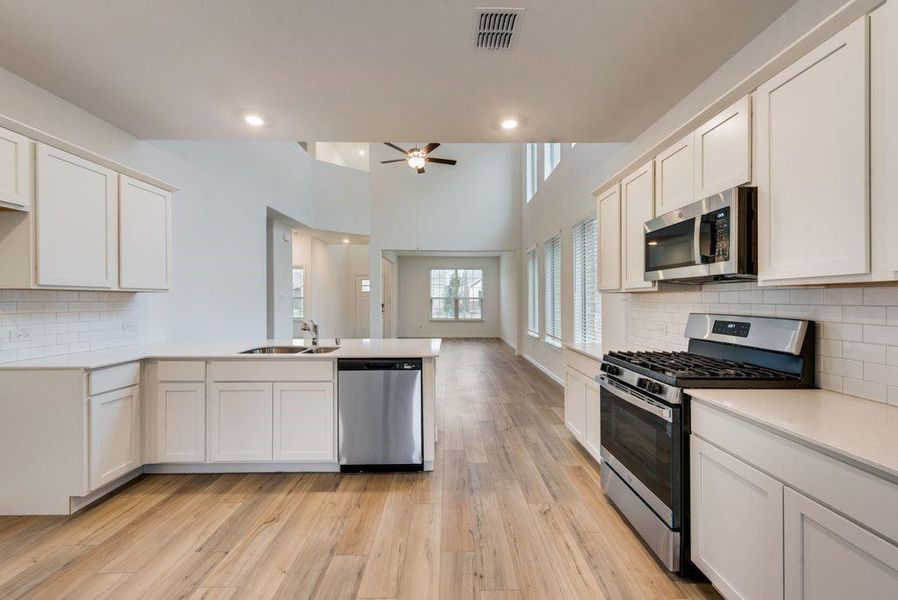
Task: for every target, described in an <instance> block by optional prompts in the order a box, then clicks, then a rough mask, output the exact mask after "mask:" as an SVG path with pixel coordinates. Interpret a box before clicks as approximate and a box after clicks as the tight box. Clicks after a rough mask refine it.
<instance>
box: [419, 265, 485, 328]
mask: <svg viewBox="0 0 898 600" xmlns="http://www.w3.org/2000/svg"><path fill="white" fill-rule="evenodd" d="M430 318H431V319H433V320H435V321H479V320H480V319H483V270H482V269H431V270H430Z"/></svg>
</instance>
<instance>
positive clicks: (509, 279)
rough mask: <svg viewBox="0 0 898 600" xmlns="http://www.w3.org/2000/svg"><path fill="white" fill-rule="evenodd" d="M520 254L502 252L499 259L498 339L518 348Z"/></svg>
mask: <svg viewBox="0 0 898 600" xmlns="http://www.w3.org/2000/svg"><path fill="white" fill-rule="evenodd" d="M519 256H520V252H503V253H502V255H501V256H500V257H499V337H501V338H502V340H503V341H504V342H505V343H506V344H508V345H509V346H511V347H512V348H515V349H517V346H518V299H519V298H518V273H519V272H520V270H519V268H518V266H519V265H518V263H519V258H518V257H519Z"/></svg>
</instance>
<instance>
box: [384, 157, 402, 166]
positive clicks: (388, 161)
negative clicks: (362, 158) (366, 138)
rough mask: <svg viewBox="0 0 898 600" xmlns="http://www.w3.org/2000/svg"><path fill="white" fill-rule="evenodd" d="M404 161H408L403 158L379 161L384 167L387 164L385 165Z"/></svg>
mask: <svg viewBox="0 0 898 600" xmlns="http://www.w3.org/2000/svg"><path fill="white" fill-rule="evenodd" d="M406 160H408V159H405V158H395V159H393V160H382V161H380V164H382V165H385V164H387V163H394V162H405V161H406Z"/></svg>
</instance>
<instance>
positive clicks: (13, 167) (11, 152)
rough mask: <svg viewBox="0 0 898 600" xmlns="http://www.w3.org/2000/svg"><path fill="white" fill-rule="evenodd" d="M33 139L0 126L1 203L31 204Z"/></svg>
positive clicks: (26, 205) (24, 205)
mask: <svg viewBox="0 0 898 600" xmlns="http://www.w3.org/2000/svg"><path fill="white" fill-rule="evenodd" d="M31 158H32V153H31V140H29V139H28V138H27V137H25V136H24V135H19V134H18V133H14V132H12V131H9V130H8V129H3V128H0V203H2V204H7V205H11V206H12V207H14V208H21V209H23V210H28V209H29V207H30V206H31Z"/></svg>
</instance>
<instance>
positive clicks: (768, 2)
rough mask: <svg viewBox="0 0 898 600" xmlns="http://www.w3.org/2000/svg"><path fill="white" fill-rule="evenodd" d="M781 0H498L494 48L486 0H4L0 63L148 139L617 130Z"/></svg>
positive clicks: (669, 94)
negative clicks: (503, 39) (482, 21)
mask: <svg viewBox="0 0 898 600" xmlns="http://www.w3.org/2000/svg"><path fill="white" fill-rule="evenodd" d="M793 3H794V0H751V1H746V0H508V1H503V2H501V3H499V4H502V5H505V6H515V7H523V8H525V9H526V10H525V16H524V20H523V27H522V28H521V31H520V38H519V41H518V43H517V47H516V48H515V49H513V50H510V51H496V52H490V51H485V50H478V49H476V48H474V44H473V40H474V35H473V26H474V8H475V7H477V6H478V5H481V6H493V5H495V4H496V3H494V2H477V1H473V0H314V1H291V0H266V1H248V0H154V1H148V0H78V1H77V2H72V1H71V0H42V1H39V2H37V1H34V0H0V66H2V67H4V68H7V69H9V70H11V71H13V72H14V73H16V74H18V75H20V76H22V77H24V78H25V79H28V80H30V81H32V82H34V83H36V84H37V85H40V86H41V87H44V88H46V89H48V90H50V91H52V92H54V93H55V94H57V95H59V96H62V97H63V98H65V99H67V100H69V101H71V102H73V103H74V104H76V105H78V106H81V107H82V108H84V109H86V110H88V111H90V112H91V113H93V114H95V115H97V116H99V117H101V118H103V119H105V120H107V121H109V122H111V123H113V124H115V125H117V126H118V127H120V128H122V129H125V130H127V131H130V132H132V133H133V134H135V135H136V136H138V137H141V138H146V139H233V138H253V139H272V140H307V141H309V140H310V141H315V140H333V141H351V140H360V139H361V140H386V139H427V140H439V141H445V142H451V141H467V142H477V141H522V140H535V141H628V140H630V139H632V138H633V137H634V136H635V135H636V134H637V133H639V132H640V131H641V130H642V129H643V128H644V127H646V126H647V125H648V124H650V123H651V122H652V121H653V120H654V119H656V118H657V117H658V116H660V115H661V114H662V113H663V112H664V111H665V110H666V109H668V108H670V107H671V106H672V105H673V104H674V103H675V102H676V101H678V100H679V99H680V98H682V97H683V96H684V95H685V94H686V93H687V92H689V91H690V90H691V89H692V88H694V87H695V86H696V85H697V84H698V83H699V82H701V81H702V80H703V79H704V78H705V77H707V76H708V75H709V74H710V73H711V72H713V70H714V69H715V68H716V67H717V66H719V65H720V64H721V63H723V62H724V61H725V60H726V59H727V58H729V57H730V56H732V55H733V54H734V53H735V52H736V51H737V50H738V49H739V48H741V47H742V46H744V45H745V44H746V43H747V42H748V41H749V40H750V39H751V38H753V37H754V36H755V35H757V34H758V33H759V32H760V31H761V30H763V29H764V28H765V27H766V26H767V25H768V24H769V23H770V22H772V21H773V20H774V19H775V18H776V17H777V16H779V15H780V14H781V13H782V12H783V11H784V10H786V9H787V8H788V7H789V6H790V5H791V4H793ZM245 112H258V113H261V114H262V115H264V116H265V117H266V119H267V121H268V123H267V124H266V126H265V127H263V128H260V129H258V130H254V129H251V128H249V127H248V126H247V125H246V124H245V123H244V122H243V121H242V119H241V116H242V114H243V113H245ZM505 116H515V117H517V118H518V119H520V120H521V122H522V127H521V128H520V129H519V130H517V131H514V132H511V133H509V132H507V131H504V130H502V129H501V128H499V126H498V122H499V120H500V119H501V118H503V117H505Z"/></svg>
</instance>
